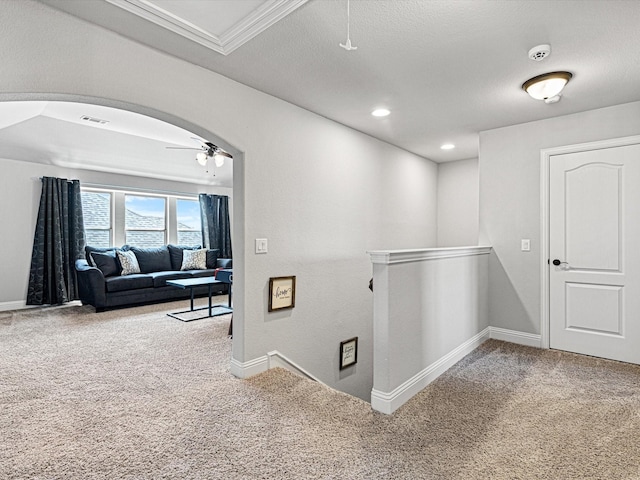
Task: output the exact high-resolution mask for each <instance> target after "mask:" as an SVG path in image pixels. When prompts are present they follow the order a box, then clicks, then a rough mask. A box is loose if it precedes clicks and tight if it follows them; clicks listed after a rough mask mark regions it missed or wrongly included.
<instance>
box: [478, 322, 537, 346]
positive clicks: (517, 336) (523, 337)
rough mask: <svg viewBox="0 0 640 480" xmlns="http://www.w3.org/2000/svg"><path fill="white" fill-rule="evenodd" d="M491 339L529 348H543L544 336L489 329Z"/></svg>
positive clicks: (502, 329)
mask: <svg viewBox="0 0 640 480" xmlns="http://www.w3.org/2000/svg"><path fill="white" fill-rule="evenodd" d="M489 331H490V334H491V338H493V339H495V340H502V341H504V342H510V343H517V344H518V345H525V346H527V347H536V348H542V336H541V335H536V334H534V333H524V332H518V331H516V330H508V329H506V328H498V327H489Z"/></svg>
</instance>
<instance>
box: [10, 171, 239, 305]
mask: <svg viewBox="0 0 640 480" xmlns="http://www.w3.org/2000/svg"><path fill="white" fill-rule="evenodd" d="M0 171H1V172H2V175H0V202H2V204H3V207H2V220H1V221H0V238H2V239H3V244H4V245H5V246H6V247H5V248H2V249H0V264H2V265H3V269H2V274H1V275H0V309H10V308H21V307H23V306H24V304H25V301H26V298H27V287H28V285H27V284H28V280H29V266H30V264H31V250H32V247H33V236H34V230H35V224H36V217H37V214H38V207H39V204H40V193H41V192H42V182H40V180H39V178H40V177H42V176H48V177H60V178H68V179H78V180H80V184H81V185H82V184H83V183H85V182H88V183H95V184H100V185H115V186H123V187H130V188H131V187H133V188H146V189H153V190H160V191H164V192H176V193H177V192H180V193H191V194H197V193H218V194H221V195H228V196H229V197H231V198H233V195H232V190H231V189H230V188H221V187H204V186H201V185H193V184H186V183H178V182H170V181H163V180H152V179H147V178H141V177H132V176H127V175H114V174H108V173H100V172H91V171H88V170H70V169H66V168H62V167H56V166H53V165H43V164H40V163H31V162H22V161H15V160H8V159H0Z"/></svg>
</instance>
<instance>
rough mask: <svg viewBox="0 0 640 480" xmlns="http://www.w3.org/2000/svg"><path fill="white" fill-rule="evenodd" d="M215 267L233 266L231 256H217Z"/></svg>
mask: <svg viewBox="0 0 640 480" xmlns="http://www.w3.org/2000/svg"><path fill="white" fill-rule="evenodd" d="M216 268H233V260H232V259H231V258H219V259H218V260H217V261H216Z"/></svg>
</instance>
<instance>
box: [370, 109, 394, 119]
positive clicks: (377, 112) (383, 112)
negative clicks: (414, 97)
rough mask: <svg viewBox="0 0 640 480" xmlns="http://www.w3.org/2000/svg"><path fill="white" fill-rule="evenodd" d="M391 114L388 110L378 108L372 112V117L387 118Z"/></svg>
mask: <svg viewBox="0 0 640 480" xmlns="http://www.w3.org/2000/svg"><path fill="white" fill-rule="evenodd" d="M390 113H391V112H390V111H389V110H387V109H386V108H376V109H375V110H374V111H373V112H371V115H373V116H374V117H386V116H387V115H389V114H390Z"/></svg>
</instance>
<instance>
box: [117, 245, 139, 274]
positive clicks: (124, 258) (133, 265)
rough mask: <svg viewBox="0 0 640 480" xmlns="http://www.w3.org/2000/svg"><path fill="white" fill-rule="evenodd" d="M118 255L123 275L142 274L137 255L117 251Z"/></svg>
mask: <svg viewBox="0 0 640 480" xmlns="http://www.w3.org/2000/svg"><path fill="white" fill-rule="evenodd" d="M116 255H117V256H118V262H120V266H121V267H122V271H121V272H120V274H121V275H131V274H134V273H140V265H139V264H138V259H137V258H136V254H135V253H133V252H131V251H126V252H122V251H120V250H117V251H116Z"/></svg>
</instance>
